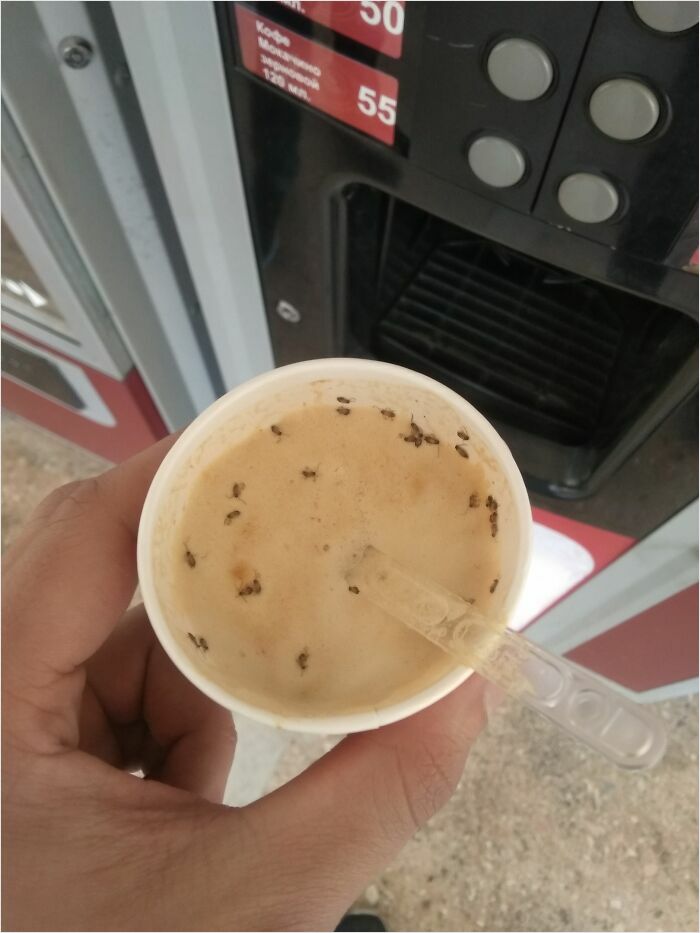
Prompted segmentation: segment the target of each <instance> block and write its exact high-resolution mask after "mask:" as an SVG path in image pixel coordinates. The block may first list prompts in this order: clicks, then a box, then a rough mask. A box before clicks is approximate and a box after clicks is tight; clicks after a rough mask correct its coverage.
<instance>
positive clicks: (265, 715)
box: [136, 357, 533, 735]
mask: <svg viewBox="0 0 700 933" xmlns="http://www.w3.org/2000/svg"><path fill="white" fill-rule="evenodd" d="M333 376H339V377H347V378H352V377H355V378H358V377H360V378H367V377H368V376H375V377H377V378H381V377H382V376H384V377H386V378H389V379H390V380H391V381H393V382H396V381H398V382H402V383H404V384H409V383H410V384H412V385H413V386H416V387H419V388H423V389H425V390H427V391H430V392H432V393H433V394H434V395H437V396H438V397H440V398H442V399H443V400H444V401H445V402H446V404H448V405H450V406H451V407H453V408H456V409H458V410H459V409H461V410H462V411H464V412H465V420H467V421H468V422H469V423H470V424H472V425H474V426H475V427H476V428H477V429H478V431H479V433H480V434H481V437H482V439H483V440H484V442H485V443H486V445H487V447H488V450H489V452H490V453H491V454H493V455H494V456H495V457H496V458H497V460H498V463H499V467H500V468H501V469H502V471H503V473H504V476H505V479H506V482H507V483H508V486H509V487H510V490H511V494H512V496H513V506H514V509H515V512H516V516H517V522H518V528H519V530H520V531H521V533H522V547H521V559H520V560H519V561H518V564H517V566H516V568H515V573H514V575H513V580H512V582H511V586H510V590H509V593H508V597H507V599H506V602H505V604H504V606H503V611H504V613H505V614H506V616H508V615H510V614H511V613H512V611H513V609H514V607H515V605H516V603H517V601H518V599H519V597H520V595H521V593H522V590H523V586H524V584H525V579H526V576H527V572H528V569H529V566H530V560H531V556H532V534H533V532H532V512H531V508H530V501H529V498H528V495H527V491H526V489H525V484H524V482H523V479H522V476H521V475H520V471H519V470H518V467H517V465H516V463H515V461H514V460H513V456H512V454H511V452H510V450H509V449H508V447H507V445H506V443H505V442H504V441H503V439H502V438H501V437H500V435H499V434H498V432H497V431H496V429H495V428H494V427H493V426H492V425H491V424H490V422H489V421H487V419H486V418H485V417H484V416H483V415H482V414H481V413H480V412H479V411H477V409H476V408H474V406H473V405H471V403H470V402H468V401H467V400H466V399H464V398H463V397H462V396H461V395H458V394H457V393H456V392H454V391H453V390H452V389H449V388H448V387H447V386H445V385H443V384H442V383H441V382H438V381H437V380H435V379H432V378H431V377H429V376H425V375H423V374H422V373H418V372H415V371H414V370H411V369H407V368H406V367H403V366H397V365H395V364H393V363H384V362H382V361H380V360H365V359H358V358H354V357H338V358H328V359H316V360H305V361H303V362H300V363H290V364H288V365H286V366H280V367H278V368H276V369H273V370H270V371H269V372H266V373H262V374H261V375H259V376H255V377H253V378H252V379H250V380H248V381H246V382H244V383H242V384H241V385H239V386H236V387H235V388H234V389H232V390H231V391H229V392H227V393H226V394H225V395H223V396H221V398H219V399H217V401H215V402H214V403H213V404H212V405H210V406H209V407H208V408H206V409H205V410H204V411H203V412H202V413H201V414H200V415H198V417H197V418H195V419H194V421H192V422H191V423H190V424H189V425H188V427H187V428H186V429H185V430H184V431H183V433H182V434H181V435H180V437H179V438H178V439H177V440H176V442H175V443H174V444H173V446H172V447H171V448H170V450H169V451H168V453H167V454H166V456H165V457H164V459H163V461H162V463H161V464H160V466H159V467H158V470H157V471H156V473H155V476H154V477H153V480H152V481H151V485H150V487H149V489H148V493H147V494H146V499H145V501H144V505H143V510H142V512H141V518H140V521H139V529H138V539H137V549H136V558H137V566H138V577H139V584H140V587H141V594H142V596H143V603H144V606H145V609H146V612H147V614H148V617H149V619H150V622H151V626H152V628H153V630H154V632H155V634H156V636H157V638H158V640H159V642H160V644H161V645H162V647H163V649H164V651H165V653H166V654H167V655H168V657H169V658H170V660H171V661H172V662H173V664H174V665H175V666H176V667H177V668H178V670H179V671H180V672H181V673H182V674H183V675H184V676H185V677H187V679H188V680H189V681H191V682H192V683H193V684H194V685H195V686H196V687H198V688H199V689H200V690H201V691H202V693H204V694H205V695H206V696H208V697H209V698H210V699H212V700H214V702H216V703H218V704H219V705H220V706H223V707H225V708H226V709H229V710H230V711H231V712H232V713H240V714H242V715H244V716H247V717H248V718H250V719H253V720H255V721H257V722H261V723H263V724H265V725H268V726H273V727H277V728H283V729H286V730H290V731H294V732H307V733H316V734H323V735H346V734H349V733H352V732H364V731H367V730H369V729H376V728H379V727H380V726H385V725H389V724H390V723H393V722H398V721H399V720H401V719H405V718H406V717H407V716H411V715H413V714H414V713H418V712H420V711H421V710H422V709H425V708H426V707H428V706H430V705H432V704H433V703H435V702H437V701H438V700H440V699H442V698H443V697H444V696H447V694H448V693H451V692H452V690H454V689H455V688H456V687H458V686H459V685H460V684H461V683H463V682H464V681H465V680H466V679H467V678H468V677H470V676H471V674H472V673H474V672H473V671H472V670H471V669H470V668H466V667H457V668H455V669H454V670H451V671H449V672H448V673H447V674H445V675H444V676H443V677H441V678H440V679H439V680H438V681H437V682H436V683H434V684H432V685H430V686H429V687H426V688H424V689H423V690H421V691H419V692H418V693H416V694H413V695H412V696H410V697H408V698H406V699H404V700H401V701H400V702H398V703H392V704H391V705H389V706H385V707H382V708H380V709H374V710H367V711H365V712H361V713H347V714H343V715H338V716H308V717H306V716H283V715H280V714H277V713H273V712H272V711H270V710H267V709H264V708H263V707H259V706H255V705H253V704H251V703H248V702H245V701H243V700H241V699H239V698H237V697H236V696H235V695H234V694H232V693H231V692H229V691H228V690H226V689H224V688H223V687H221V686H220V685H219V684H217V683H215V682H214V681H212V680H210V679H209V678H208V677H206V676H205V675H204V674H202V672H201V671H200V670H199V669H198V668H197V667H195V665H194V664H193V662H192V661H191V660H190V658H189V656H188V655H187V654H186V652H185V651H184V649H183V648H182V646H181V645H180V644H179V643H178V642H177V640H176V638H175V636H174V635H173V634H172V632H171V631H170V628H169V626H168V624H167V622H166V620H165V616H164V613H163V612H162V611H161V606H160V600H159V597H158V593H157V589H156V586H155V581H154V578H153V573H152V565H151V558H152V547H151V544H152V540H153V533H154V530H155V524H156V519H157V516H158V510H159V505H160V499H161V496H162V495H163V493H164V492H165V491H166V490H167V488H168V485H169V480H170V479H171V477H172V476H173V474H174V473H175V472H176V471H177V469H178V467H179V465H180V463H181V461H182V460H183V459H184V458H185V457H187V456H188V455H189V453H190V452H191V450H192V448H193V447H195V446H196V445H197V444H198V443H200V442H201V441H202V440H203V439H204V438H205V437H206V436H207V435H208V433H209V431H208V428H209V425H210V423H211V422H212V421H216V420H217V419H218V418H219V417H220V415H221V412H222V411H223V410H227V411H228V410H229V409H230V410H232V411H235V409H236V408H237V407H238V406H239V405H241V403H243V402H245V400H246V398H247V397H248V396H250V395H252V394H254V393H256V392H258V391H259V390H260V388H261V387H265V386H266V385H267V386H269V388H270V390H271V391H272V390H274V389H275V388H279V387H280V385H282V384H283V383H284V382H285V381H287V380H288V379H289V378H290V377H293V378H294V379H295V380H296V379H297V378H298V377H304V378H308V379H309V380H310V381H311V380H314V379H324V378H326V379H327V378H329V377H333Z"/></svg>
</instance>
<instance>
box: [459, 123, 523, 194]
mask: <svg viewBox="0 0 700 933" xmlns="http://www.w3.org/2000/svg"><path fill="white" fill-rule="evenodd" d="M467 160H468V162H469V167H470V169H471V170H472V172H474V174H475V175H476V177H477V178H478V179H479V180H480V181H483V182H484V184H486V185H490V186H491V187H492V188H510V187H511V186H512V185H517V183H518V182H519V181H520V179H521V178H522V177H523V175H524V174H525V168H526V162H525V156H524V155H523V153H522V152H521V150H520V149H518V147H517V146H516V145H514V144H513V143H511V142H509V141H508V140H507V139H502V138H501V137H500V136H480V137H479V138H478V139H476V140H475V141H474V142H473V143H472V144H471V146H470V147H469V152H468V154H467Z"/></svg>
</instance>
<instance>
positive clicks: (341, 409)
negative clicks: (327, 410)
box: [336, 406, 350, 415]
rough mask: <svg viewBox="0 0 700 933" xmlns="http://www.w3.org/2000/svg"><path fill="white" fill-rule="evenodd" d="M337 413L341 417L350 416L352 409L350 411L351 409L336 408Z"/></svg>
mask: <svg viewBox="0 0 700 933" xmlns="http://www.w3.org/2000/svg"><path fill="white" fill-rule="evenodd" d="M336 411H337V412H338V414H339V415H349V414H350V409H349V408H344V407H342V406H341V407H340V408H336Z"/></svg>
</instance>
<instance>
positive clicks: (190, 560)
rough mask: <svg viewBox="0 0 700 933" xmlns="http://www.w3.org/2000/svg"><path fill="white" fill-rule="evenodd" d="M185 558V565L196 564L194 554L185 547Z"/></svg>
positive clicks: (193, 565)
mask: <svg viewBox="0 0 700 933" xmlns="http://www.w3.org/2000/svg"><path fill="white" fill-rule="evenodd" d="M185 560H186V561H187V565H188V566H189V567H196V566H197V558H196V557H195V556H194V554H193V553H192V551H190V549H189V548H186V550H185Z"/></svg>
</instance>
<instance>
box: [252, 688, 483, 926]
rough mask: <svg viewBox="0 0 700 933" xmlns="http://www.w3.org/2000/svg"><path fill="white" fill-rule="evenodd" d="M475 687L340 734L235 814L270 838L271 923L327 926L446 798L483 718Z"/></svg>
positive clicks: (480, 693)
mask: <svg viewBox="0 0 700 933" xmlns="http://www.w3.org/2000/svg"><path fill="white" fill-rule="evenodd" d="M483 694H484V681H483V680H481V678H479V677H478V676H476V675H474V676H472V677H470V678H469V680H468V681H467V682H466V683H465V684H463V685H462V686H461V687H459V688H458V689H457V690H455V691H453V692H452V693H451V694H450V695H449V696H447V697H446V698H445V699H443V700H441V701H440V702H439V703H436V704H434V705H433V706H431V707H429V708H428V709H426V710H423V711H422V712H421V713H418V714H416V715H415V716H412V717H410V718H409V719H405V720H403V721H402V722H399V723H395V724H393V725H391V726H386V727H384V728H382V729H378V730H376V731H374V732H365V733H361V734H357V735H352V736H349V737H348V738H346V739H345V740H344V741H343V742H341V743H340V744H339V745H337V746H336V747H335V748H334V749H333V750H332V751H331V752H329V753H328V754H327V755H326V756H324V757H323V758H322V759H320V760H319V761H318V762H316V764H314V765H313V766H312V767H311V768H309V769H308V770H307V771H305V772H304V773H303V774H301V775H300V776H299V777H298V778H296V779H295V780H293V781H291V782H290V783H289V784H286V785H285V786H284V787H282V788H280V789H279V790H278V791H275V792H274V793H273V794H270V795H269V796H268V797H265V798H263V799H262V800H260V801H258V802H257V803H255V804H252V805H251V806H250V807H248V808H246V810H245V811H243V812H244V813H245V815H246V817H247V820H246V822H248V825H249V828H251V829H253V830H254V833H255V835H256V836H257V838H258V839H259V840H261V839H266V840H267V841H268V842H269V848H270V851H269V852H268V868H269V869H270V873H271V876H272V877H275V879H276V885H275V899H277V897H279V898H280V901H279V905H278V906H279V909H280V911H281V914H280V916H279V917H278V919H279V920H280V921H281V922H282V923H286V924H287V926H283V927H280V929H292V928H294V927H293V926H290V925H289V924H290V923H292V924H293V923H295V921H298V922H299V923H300V925H301V927H302V928H303V929H319V928H323V927H326V926H330V927H331V928H332V925H333V924H335V922H336V921H337V919H338V917H339V916H340V914H341V913H342V911H343V910H344V909H345V908H346V907H347V905H348V904H349V903H350V902H351V901H352V900H353V899H354V898H355V897H356V895H357V894H358V893H359V892H360V891H361V890H362V889H363V888H364V886H365V885H366V884H367V883H368V882H369V881H371V879H372V878H373V877H375V876H376V875H377V873H378V872H379V871H381V870H382V869H383V868H384V867H385V866H386V865H387V864H388V863H389V862H390V861H391V859H392V858H393V857H394V856H395V855H396V854H397V853H398V852H399V850H400V849H401V847H402V846H403V845H404V844H405V843H406V842H407V841H408V840H409V839H410V838H411V836H412V835H413V834H414V833H415V831H416V829H418V827H420V826H422V825H423V823H425V822H426V821H427V820H428V819H429V818H430V817H431V816H432V815H433V814H434V813H435V812H436V811H437V810H439V809H440V807H442V806H443V805H444V804H445V803H446V802H447V801H448V799H449V798H450V796H451V795H452V792H453V791H454V789H455V787H456V785H457V782H458V781H459V778H460V776H461V774H462V771H463V768H464V763H465V760H466V757H467V754H468V753H469V749H470V748H471V745H472V744H473V742H474V740H475V739H476V737H477V735H478V734H479V732H480V731H481V729H482V728H483V726H484V724H485V721H486V716H485V713H484V703H483ZM273 866H274V868H273ZM269 906H271V905H269ZM294 907H295V908H296V909H293V908H294ZM290 909H291V910H292V916H290ZM314 923H316V924H317V925H316V926H314V925H313V924H314ZM305 924H306V925H305ZM308 924H311V926H309V925H308Z"/></svg>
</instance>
